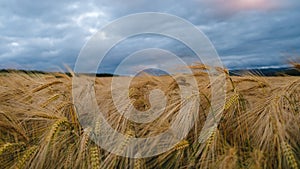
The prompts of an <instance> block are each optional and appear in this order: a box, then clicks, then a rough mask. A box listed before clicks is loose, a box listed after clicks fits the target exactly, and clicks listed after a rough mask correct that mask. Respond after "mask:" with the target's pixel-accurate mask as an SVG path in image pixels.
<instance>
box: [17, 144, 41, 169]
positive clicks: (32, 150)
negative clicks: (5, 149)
mask: <svg viewBox="0 0 300 169" xmlns="http://www.w3.org/2000/svg"><path fill="white" fill-rule="evenodd" d="M37 148H38V147H37V146H33V147H30V148H29V149H28V150H26V151H25V153H24V155H23V156H22V158H21V159H20V160H18V162H17V164H16V169H21V168H24V166H25V165H26V163H27V161H29V160H30V158H31V156H32V155H34V153H35V152H36V150H37Z"/></svg>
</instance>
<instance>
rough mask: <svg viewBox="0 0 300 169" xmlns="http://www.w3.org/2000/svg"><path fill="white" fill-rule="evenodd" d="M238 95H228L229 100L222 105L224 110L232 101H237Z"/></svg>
mask: <svg viewBox="0 0 300 169" xmlns="http://www.w3.org/2000/svg"><path fill="white" fill-rule="evenodd" d="M239 98H240V96H239V95H238V94H236V93H235V94H234V95H232V96H231V97H230V99H229V100H227V102H226V103H225V105H224V110H228V109H229V108H230V107H231V106H232V105H233V104H234V103H236V102H238V100H239Z"/></svg>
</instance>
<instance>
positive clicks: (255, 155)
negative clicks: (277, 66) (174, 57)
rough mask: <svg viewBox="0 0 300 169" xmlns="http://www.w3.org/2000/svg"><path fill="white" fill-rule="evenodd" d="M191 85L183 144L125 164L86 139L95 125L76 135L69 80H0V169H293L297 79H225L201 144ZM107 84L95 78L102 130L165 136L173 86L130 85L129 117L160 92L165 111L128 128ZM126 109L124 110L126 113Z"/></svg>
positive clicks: (145, 81) (203, 93)
mask: <svg viewBox="0 0 300 169" xmlns="http://www.w3.org/2000/svg"><path fill="white" fill-rule="evenodd" d="M295 66H296V67H297V65H295ZM190 77H191V75H180V76H178V79H179V80H181V81H183V82H185V79H186V78H190ZM194 77H195V79H196V80H197V85H198V88H199V93H200V95H199V98H198V99H199V100H200V103H198V104H195V106H197V108H198V112H197V117H195V124H194V125H193V126H192V129H191V130H190V131H189V133H188V136H187V137H186V138H185V139H184V140H182V141H180V142H179V143H178V144H177V145H176V146H174V147H173V148H171V149H170V150H168V151H167V152H165V153H162V154H160V155H156V156H153V157H147V158H127V157H122V156H117V155H115V154H113V153H110V152H108V151H107V150H105V149H103V148H101V147H100V146H98V145H97V144H96V143H94V142H93V140H91V139H90V136H91V135H101V134H102V133H98V131H97V125H99V123H101V121H99V122H97V121H96V122H95V128H90V129H89V128H86V129H83V128H82V127H81V124H80V122H79V120H78V115H77V112H76V111H77V108H76V106H74V104H73V99H74V98H73V96H72V87H73V86H72V77H71V76H67V75H65V74H60V73H51V74H28V73H27V74H26V73H22V72H9V73H1V74H0V168H34V169H36V168H47V169H48V168H49V169H51V168H53V169H58V168H133V169H139V168H145V169H146V168H170V169H171V168H212V169H215V168H224V169H230V168H249V169H259V168H283V169H286V168H292V169H297V168H299V166H300V137H299V136H300V78H299V77H293V76H284V77H283V76H282V77H261V76H258V75H254V74H251V75H250V74H249V75H244V76H239V77H238V76H229V75H228V74H227V76H226V82H227V89H226V100H225V105H224V107H223V114H222V117H221V119H220V122H219V123H218V126H216V128H215V129H214V130H212V132H211V133H210V135H209V138H208V139H207V140H205V142H204V143H201V142H199V139H198V137H199V135H200V131H201V129H202V127H203V125H204V122H205V121H206V118H207V115H208V113H209V111H210V106H211V104H210V103H211V102H210V98H211V92H210V81H209V79H208V76H207V74H206V73H205V72H200V73H199V72H198V73H195V75H194ZM86 78H87V79H88V78H89V77H86ZM116 78H123V79H124V80H126V79H127V77H116ZM178 79H177V80H178ZM111 80H112V78H111V77H103V78H100V77H99V78H96V81H95V83H94V86H95V95H96V98H97V103H98V105H99V109H101V111H102V112H105V117H106V118H107V121H108V122H109V124H111V126H112V127H113V128H115V130H116V131H118V132H120V133H122V134H123V135H125V136H126V137H127V138H128V139H129V138H132V137H137V138H138V137H150V136H154V135H158V134H159V133H162V132H164V131H166V130H167V129H168V128H169V127H170V125H171V124H172V120H173V119H174V117H176V116H177V115H178V111H179V109H180V106H181V104H183V102H182V100H181V99H180V95H179V93H180V88H179V87H178V84H177V82H178V81H177V82H176V81H175V80H174V78H172V77H170V76H159V77H158V76H151V75H145V76H139V77H135V78H134V79H133V80H132V82H131V85H130V88H129V93H128V94H129V97H130V99H131V103H132V105H133V107H134V108H135V109H137V110H139V111H146V110H148V109H149V108H150V107H151V104H150V101H149V99H148V96H149V94H150V91H151V90H153V89H160V90H161V91H163V92H164V93H165V96H166V103H167V105H166V109H165V111H164V112H163V113H162V115H161V116H160V117H159V118H158V119H156V120H154V121H153V122H151V123H144V124H139V123H135V122H133V121H130V120H128V119H127V118H125V117H124V116H122V115H120V114H119V113H118V112H117V109H116V108H115V106H114V104H113V101H112V98H111V95H112V94H111V92H112V91H111V87H110V85H111ZM114 90H122V89H121V88H119V89H114ZM159 99H160V98H157V100H158V101H159ZM124 106H126V105H124ZM133 107H131V108H130V107H129V108H127V109H125V110H126V111H132V109H133ZM178 107H179V108H178ZM187 113H188V112H187ZM98 127H99V126H98ZM127 143H128V140H126V139H125V140H124V142H123V143H122V144H120V145H119V147H117V149H120V151H121V150H122V149H123V148H124V147H125V146H126V144H127ZM158 144H160V143H154V144H153V147H154V146H158ZM159 146H163V144H162V145H159Z"/></svg>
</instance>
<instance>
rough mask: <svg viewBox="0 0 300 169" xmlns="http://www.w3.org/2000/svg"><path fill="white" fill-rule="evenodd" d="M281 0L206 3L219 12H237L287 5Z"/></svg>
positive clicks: (236, 0) (231, 0)
mask: <svg viewBox="0 0 300 169" xmlns="http://www.w3.org/2000/svg"><path fill="white" fill-rule="evenodd" d="M284 2H285V1H280V0H206V4H207V5H208V6H209V7H211V8H215V9H217V10H218V12H219V13H235V12H239V11H248V10H262V11H268V10H274V9H278V8H282V7H284V6H286V4H285V3H284Z"/></svg>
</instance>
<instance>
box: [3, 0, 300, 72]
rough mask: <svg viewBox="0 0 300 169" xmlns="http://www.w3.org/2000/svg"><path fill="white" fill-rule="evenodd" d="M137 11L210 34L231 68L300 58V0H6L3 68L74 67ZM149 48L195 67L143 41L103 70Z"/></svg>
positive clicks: (121, 47)
mask: <svg viewBox="0 0 300 169" xmlns="http://www.w3.org/2000/svg"><path fill="white" fill-rule="evenodd" d="M140 12H162V13H168V14H173V15H176V16H179V17H181V18H183V19H186V20H187V21H189V22H191V23H192V24H194V25H195V26H197V28H199V29H200V30H201V31H203V32H204V33H205V34H206V35H207V37H208V38H209V39H210V40H211V42H212V44H213V45H214V46H215V48H216V50H217V52H218V53H219V55H220V57H221V60H222V62H223V63H224V65H225V66H226V67H228V68H232V69H233V68H250V67H278V66H286V65H287V63H288V61H289V60H290V59H293V60H295V59H299V56H300V1H299V0H186V1H174V0H173V1H171V0H151V1H150V0H94V1H93V0H86V1H70V0H51V1H50V0H44V1H40V0H39V1H34V0H8V1H6V0H2V1H0V69H1V68H17V69H36V70H45V71H49V70H51V71H57V70H60V69H62V68H63V67H64V64H66V65H68V66H70V67H73V66H74V63H75V61H76V58H77V56H78V54H79V52H80V49H81V48H82V47H83V45H84V44H85V43H86V42H87V41H88V40H89V38H91V36H92V35H93V34H94V33H96V32H97V30H99V29H101V28H102V27H103V26H105V25H106V24H108V23H110V22H112V21H113V20H115V19H118V18H119V17H122V16H125V15H128V14H133V13H140ZM135 24H136V25H137V26H138V25H139V24H140V23H135ZM166 24H167V23H166ZM178 29H180V28H178ZM100 45H101V44H100ZM147 48H161V49H164V50H168V51H170V52H173V53H174V54H176V55H178V56H180V57H182V58H183V59H184V60H185V61H186V62H189V63H192V62H194V61H196V60H195V56H194V53H193V52H192V51H191V50H190V49H189V48H188V47H186V46H185V45H183V44H181V43H180V42H178V41H176V40H173V39H170V38H167V37H162V36H156V35H141V36H135V37H130V38H128V39H126V40H124V41H122V42H121V43H119V44H117V45H116V46H115V47H113V48H112V49H111V51H110V52H109V53H108V54H107V56H106V58H105V60H104V62H103V64H102V65H101V67H100V72H112V71H114V69H115V67H116V66H117V65H118V64H119V63H120V62H121V61H122V59H123V58H125V57H126V56H128V55H130V54H132V53H134V52H137V51H139V50H143V49H147ZM157 60H159V59H158V58H157ZM170 62H171V61H170ZM136 64H139V63H136ZM151 65H153V66H154V67H155V63H154V62H153V63H152V62H151ZM135 66H136V65H135Z"/></svg>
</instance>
